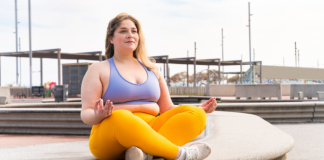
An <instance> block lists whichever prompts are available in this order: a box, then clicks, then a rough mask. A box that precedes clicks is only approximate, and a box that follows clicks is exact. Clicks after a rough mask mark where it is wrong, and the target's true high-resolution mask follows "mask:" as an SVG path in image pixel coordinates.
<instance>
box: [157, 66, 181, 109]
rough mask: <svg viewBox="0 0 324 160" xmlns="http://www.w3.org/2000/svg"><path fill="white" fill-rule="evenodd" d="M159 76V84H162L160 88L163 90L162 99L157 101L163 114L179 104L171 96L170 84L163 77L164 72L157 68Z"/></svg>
mask: <svg viewBox="0 0 324 160" xmlns="http://www.w3.org/2000/svg"><path fill="white" fill-rule="evenodd" d="M157 77H158V80H159V85H160V90H161V93H160V99H159V100H158V101H157V104H158V105H159V107H160V113H161V114H162V113H164V112H166V111H168V110H170V109H172V108H174V107H177V105H174V104H173V102H172V100H171V97H170V93H169V89H168V86H167V84H166V82H165V80H164V79H163V78H162V77H163V76H162V73H161V72H160V71H159V70H157Z"/></svg>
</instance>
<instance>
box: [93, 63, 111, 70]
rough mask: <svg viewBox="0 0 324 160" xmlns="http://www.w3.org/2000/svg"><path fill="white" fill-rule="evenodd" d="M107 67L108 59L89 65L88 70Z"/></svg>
mask: <svg viewBox="0 0 324 160" xmlns="http://www.w3.org/2000/svg"><path fill="white" fill-rule="evenodd" d="M109 68H110V66H109V62H108V61H102V62H95V63H92V64H91V65H90V67H89V71H101V70H104V69H109Z"/></svg>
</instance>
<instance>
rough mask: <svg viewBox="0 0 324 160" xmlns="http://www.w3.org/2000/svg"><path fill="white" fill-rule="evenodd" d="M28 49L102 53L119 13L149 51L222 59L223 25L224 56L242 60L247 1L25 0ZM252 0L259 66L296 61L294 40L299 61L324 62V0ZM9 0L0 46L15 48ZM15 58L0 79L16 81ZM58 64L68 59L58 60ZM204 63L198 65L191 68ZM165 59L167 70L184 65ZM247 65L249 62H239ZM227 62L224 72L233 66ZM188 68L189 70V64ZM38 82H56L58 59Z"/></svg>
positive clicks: (0, 22) (1, 18) (0, 24)
mask: <svg viewBox="0 0 324 160" xmlns="http://www.w3.org/2000/svg"><path fill="white" fill-rule="evenodd" d="M17 1H18V21H19V22H20V24H19V29H18V35H19V37H21V43H22V45H21V48H22V50H24V51H25V50H28V49H29V48H28V43H29V41H28V4H27V1H22V0H17ZM31 2H32V48H33V49H35V50H37V49H50V48H61V49H62V52H86V51H98V50H101V51H104V41H105V34H106V27H107V24H108V22H109V20H110V19H112V18H113V17H115V16H116V15H117V14H119V13H121V12H126V13H129V14H131V15H133V16H134V17H136V18H137V19H139V20H140V22H141V23H142V27H143V30H144V35H145V40H146V46H147V49H148V54H149V55H166V54H167V55H169V56H170V57H184V56H187V51H189V54H190V56H193V55H194V54H193V53H194V42H196V43H197V58H198V59H205V58H221V51H222V50H221V49H222V48H221V45H220V44H221V28H223V29H224V37H225V38H224V59H225V60H238V59H241V56H242V57H243V60H244V61H248V60H249V39H248V27H246V25H248V2H249V1H245V0H226V1H225V0H217V1H213V0H200V1H194V0H186V1H181V0H178V1H172V0H155V1H149V0H137V1H131V0H124V1H107V0H95V1H90V0H69V1H66V0H56V1H51V0H31ZM250 3H251V14H253V16H251V36H252V48H255V52H256V58H255V59H256V60H258V61H259V60H261V61H262V62H263V64H264V65H280V66H282V65H283V58H284V59H285V66H295V57H294V54H295V51H294V43H295V41H296V42H297V48H298V49H299V50H300V66H301V67H317V60H319V63H320V67H321V68H323V67H324V60H323V59H320V57H322V55H324V51H323V47H322V46H323V43H324V30H323V28H324V17H323V16H322V15H324V11H323V9H322V8H323V6H324V1H320V0H313V1H308V2H307V3H306V2H305V1H301V0H284V1H282V0H272V1H266V0H259V1H255V0H252V1H250ZM14 31H15V10H14V0H2V1H1V2H0V52H7V51H15V34H14V33H13V32H14ZM15 62H16V60H15V58H7V57H2V58H1V74H2V76H1V77H2V79H1V84H2V85H7V84H10V83H13V82H15V72H16V65H15ZM28 63H29V61H28V59H26V58H23V59H22V74H21V76H22V84H23V85H26V86H28V85H29V73H28V70H29V69H28V67H29V64H28ZM62 63H75V61H73V60H64V61H62ZM206 67H207V66H199V67H198V68H197V71H199V70H203V69H205V68H206ZM185 69H186V66H184V65H171V75H172V74H175V73H177V72H180V71H184V70H185ZM244 69H245V70H246V69H248V66H246V67H244ZM237 70H239V67H227V68H225V71H237ZM33 71H34V73H33V85H39V82H40V81H39V76H40V75H39V72H38V71H39V59H34V60H33ZM190 72H191V73H192V72H193V68H192V67H191V68H190ZM43 79H44V81H57V61H56V60H54V59H45V60H44V76H43Z"/></svg>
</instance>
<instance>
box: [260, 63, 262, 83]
mask: <svg viewBox="0 0 324 160" xmlns="http://www.w3.org/2000/svg"><path fill="white" fill-rule="evenodd" d="M260 84H262V61H261V62H260Z"/></svg>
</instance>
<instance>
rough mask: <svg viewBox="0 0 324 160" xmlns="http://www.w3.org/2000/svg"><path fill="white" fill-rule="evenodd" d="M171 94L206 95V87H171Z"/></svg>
mask: <svg viewBox="0 0 324 160" xmlns="http://www.w3.org/2000/svg"><path fill="white" fill-rule="evenodd" d="M169 92H170V94H171V95H197V96H205V95H206V87H169Z"/></svg>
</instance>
